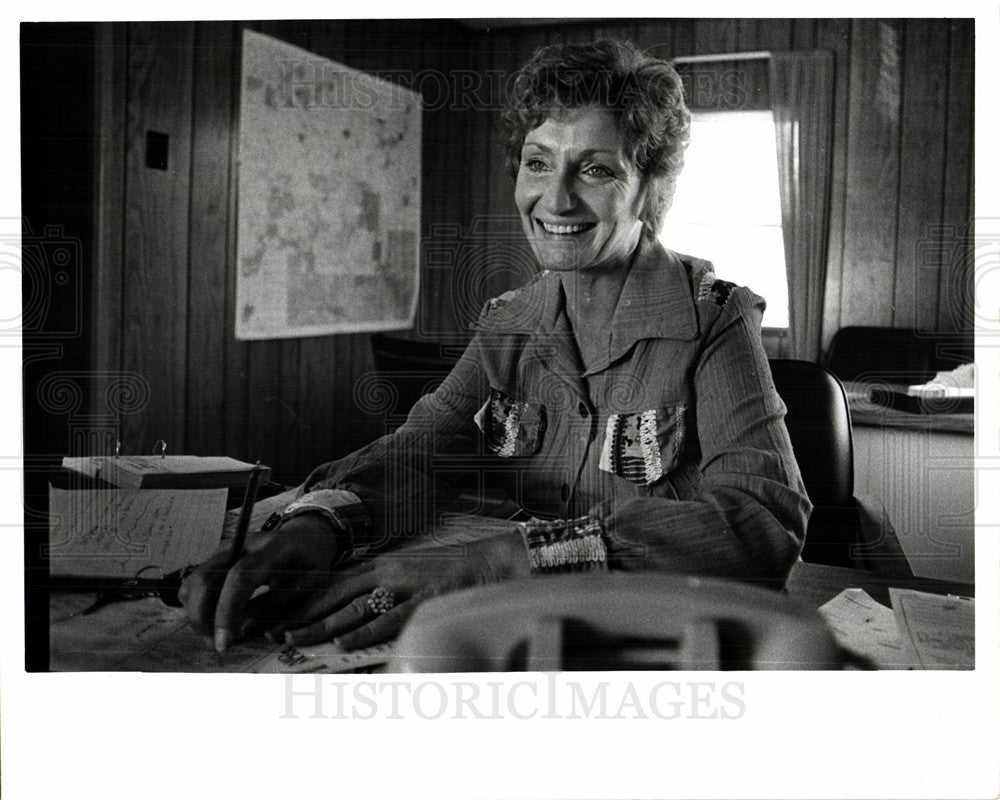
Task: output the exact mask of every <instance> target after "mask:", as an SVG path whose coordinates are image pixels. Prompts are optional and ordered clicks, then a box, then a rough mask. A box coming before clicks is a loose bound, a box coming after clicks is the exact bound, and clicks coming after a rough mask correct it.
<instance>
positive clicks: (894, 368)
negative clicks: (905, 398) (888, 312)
mask: <svg viewBox="0 0 1000 800" xmlns="http://www.w3.org/2000/svg"><path fill="white" fill-rule="evenodd" d="M972 359H973V351H972V342H971V339H970V337H969V336H967V335H965V334H962V333H947V332H921V331H916V330H913V329H911V328H876V327H866V326H848V327H846V328H841V329H840V330H839V331H837V333H836V334H834V337H833V341H831V342H830V349H829V350H828V351H827V357H826V362H825V363H826V365H827V367H829V369H830V371H831V372H832V373H833V374H834V375H836V376H837V377H838V378H840V379H841V380H842V381H854V380H872V379H880V380H884V381H888V382H890V383H904V384H915V383H924V382H926V381H929V380H930V379H931V378H933V377H934V375H935V374H936V373H938V372H942V371H947V370H952V369H955V367H957V366H959V365H960V364H966V363H969V362H970V361H972Z"/></svg>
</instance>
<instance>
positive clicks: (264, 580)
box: [177, 514, 344, 653]
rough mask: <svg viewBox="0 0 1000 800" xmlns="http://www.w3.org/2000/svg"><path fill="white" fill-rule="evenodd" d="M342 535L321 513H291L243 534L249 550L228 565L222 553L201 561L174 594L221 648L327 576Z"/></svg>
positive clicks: (194, 622) (273, 616)
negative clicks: (264, 529) (267, 529)
mask: <svg viewBox="0 0 1000 800" xmlns="http://www.w3.org/2000/svg"><path fill="white" fill-rule="evenodd" d="M342 536H343V533H342V532H341V531H339V530H338V529H336V528H335V527H334V525H333V524H332V523H331V522H330V521H329V520H328V519H326V518H325V517H324V516H323V515H322V514H301V515H299V516H297V517H292V518H291V519H289V520H288V521H286V522H285V523H283V524H282V525H281V527H280V528H278V529H277V530H276V531H274V532H273V533H270V534H267V535H261V536H257V537H254V538H253V541H252V542H250V541H249V540H248V543H249V544H251V545H252V546H251V549H250V551H249V552H247V554H246V555H244V556H243V558H241V559H240V560H239V561H238V562H236V564H235V565H233V566H232V567H229V554H228V553H218V554H216V555H215V556H213V557H212V558H210V559H208V560H207V561H205V562H204V563H203V564H202V565H201V566H199V567H198V568H197V569H196V570H195V571H194V572H192V573H191V574H190V575H189V576H188V577H187V578H186V579H185V580H184V583H183V584H182V585H181V588H180V591H179V592H178V595H177V596H178V599H179V600H180V601H181V603H182V604H183V606H184V609H185V611H186V612H187V616H188V620H189V621H190V623H191V625H192V627H193V628H194V629H195V630H196V631H198V632H199V633H201V634H203V635H206V636H212V637H213V639H214V644H215V649H216V650H218V651H219V652H220V653H221V652H222V651H223V650H225V649H226V648H227V647H228V646H229V645H230V644H231V643H233V642H235V641H236V640H237V639H239V638H240V637H241V636H243V635H244V634H245V633H246V632H247V631H248V630H249V629H250V628H251V627H253V625H254V623H257V624H258V625H260V624H261V623H263V624H264V625H266V626H268V627H269V626H270V625H273V622H274V620H275V619H283V618H284V615H283V614H281V612H280V610H279V609H280V608H281V607H282V606H287V605H288V604H289V603H294V602H301V600H302V597H303V594H305V593H306V592H309V591H311V590H314V589H316V588H317V587H318V586H321V585H323V583H324V582H325V581H328V580H329V576H330V566H331V564H333V560H334V557H335V556H336V555H337V553H338V548H341V547H343V546H344V543H343V539H342V538H341V537H342ZM265 587H266V588H267V590H268V591H267V592H266V593H264V594H261V595H259V596H255V595H257V594H258V592H259V591H260V590H261V589H262V588H265Z"/></svg>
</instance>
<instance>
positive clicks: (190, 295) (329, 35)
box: [94, 21, 470, 482]
mask: <svg viewBox="0 0 1000 800" xmlns="http://www.w3.org/2000/svg"><path fill="white" fill-rule="evenodd" d="M244 27H249V28H252V29H254V30H257V31H260V32H262V33H266V34H268V35H272V36H275V37H277V38H280V39H283V40H284V41H287V42H290V43H292V44H295V45H298V46H300V47H303V48H305V49H307V50H309V51H311V52H313V53H317V54H319V55H321V56H326V57H329V58H332V59H335V60H336V61H339V62H342V63H345V64H348V65H350V66H352V67H355V68H358V69H362V70H367V71H370V72H374V73H376V74H384V75H386V76H387V77H390V78H392V79H395V80H398V81H400V82H402V83H403V84H404V85H406V84H408V83H409V84H410V85H412V86H414V88H417V89H419V90H421V91H423V92H424V95H425V103H426V104H427V106H428V108H427V110H426V111H425V114H424V141H425V144H424V150H423V197H422V203H423V219H424V225H425V229H426V230H427V231H430V230H431V229H432V228H436V227H437V226H440V225H455V224H457V225H459V226H460V227H462V228H463V229H464V227H465V226H466V225H467V220H468V214H467V204H468V197H467V191H468V189H467V187H468V186H469V181H468V165H469V163H470V159H469V158H468V156H467V148H468V146H469V137H468V135H467V133H466V128H465V127H464V125H463V122H462V121H460V114H461V110H456V109H455V108H453V107H452V105H451V104H450V103H448V102H445V101H444V99H443V98H441V97H440V92H441V87H442V85H446V81H447V80H448V79H449V77H448V76H450V75H451V74H452V73H457V72H458V71H459V69H460V68H461V67H465V66H466V65H467V63H468V61H469V59H470V55H469V53H468V51H467V49H466V48H467V47H468V44H469V43H468V32H467V31H466V30H465V29H462V28H460V27H459V26H457V25H456V24H453V23H448V22H427V23H418V22H391V21H387V22H367V21H353V22H345V23H339V22H324V21H320V22H299V21H296V22H277V23H249V24H241V23H235V22H224V23H209V22H205V23H171V24H161V23H135V24H127V25H124V24H123V25H105V26H102V27H101V28H100V29H99V32H98V42H99V54H100V59H101V64H100V68H99V69H98V82H97V85H98V95H99V99H98V107H99V114H100V117H101V123H100V129H101V131H100V158H99V167H98V185H99V187H100V190H99V193H100V201H99V206H100V209H99V217H100V221H99V224H98V228H99V237H98V238H99V245H98V248H97V261H98V263H99V264H100V268H99V270H98V279H97V283H96V287H95V295H94V308H95V315H94V320H95V325H96V326H97V328H98V329H99V330H100V331H101V333H100V335H99V336H98V337H97V341H98V343H97V344H96V346H95V362H96V364H97V365H98V368H100V369H106V370H109V371H112V372H113V371H120V372H124V373H132V374H134V375H137V376H139V380H140V381H141V383H143V384H144V387H143V389H144V390H146V391H148V400H146V401H145V403H144V404H142V405H141V407H137V408H135V409H134V410H133V411H132V412H131V413H125V414H123V415H122V417H121V438H122V440H123V442H124V443H125V448H126V450H127V451H128V452H150V451H151V449H152V447H153V444H154V442H155V441H156V440H157V439H160V438H162V439H165V440H166V441H167V442H168V445H169V452H189V453H198V454H212V453H226V454H229V455H232V456H236V457H241V458H247V459H252V460H253V459H261V460H262V461H264V462H265V463H269V464H271V465H273V466H274V468H275V472H274V476H275V478H276V479H278V480H281V481H285V482H296V481H299V480H301V479H302V478H304V477H305V475H306V474H307V473H308V470H309V469H310V468H311V467H313V466H315V465H317V464H319V463H320V462H322V461H324V460H328V459H330V458H332V457H336V456H339V455H343V454H345V453H347V452H350V451H351V450H354V449H356V448H357V447H359V446H361V445H362V444H364V443H366V442H368V441H370V440H372V439H373V438H375V437H376V436H378V435H379V434H380V433H381V432H382V431H383V430H384V422H383V420H382V419H381V418H380V416H379V415H378V414H372V413H365V411H364V410H363V409H362V408H361V407H359V403H357V402H356V400H355V396H354V393H355V388H356V387H357V386H358V385H359V379H360V378H362V377H363V376H364V375H365V374H367V373H370V372H372V371H373V365H372V363H371V351H370V345H369V337H368V336H367V335H340V336H329V337H315V338H303V339H287V340H277V341H259V342H239V341H236V340H235V338H234V336H233V296H234V287H235V263H236V256H235V243H236V231H235V219H236V202H237V191H236V183H235V181H236V177H235V176H236V163H237V161H236V159H237V157H238V155H237V140H238V108H239V99H238V98H239V93H238V92H239V69H240V43H241V39H242V29H243V28H244ZM432 70H433V74H432V73H431V71H432ZM441 76H444V77H441ZM148 130H154V131H158V132H162V133H166V134H168V136H169V137H170V139H169V169H168V170H167V171H158V170H153V169H149V168H147V167H146V166H145V161H144V159H145V137H146V132H147V131H148ZM448 277H449V276H448V275H447V274H446V273H444V272H443V271H440V270H431V271H429V272H427V273H426V274H425V275H424V277H423V287H422V299H421V308H420V311H419V317H418V323H417V329H418V331H420V332H423V333H426V334H428V335H438V334H448V333H449V332H450V331H453V330H455V329H456V323H455V320H454V315H453V313H452V311H451V305H452V304H451V303H450V302H449V291H448V287H447V286H446V285H442V282H444V283H447V280H448ZM451 338H452V339H454V338H455V337H454V336H452V337H451ZM97 400H98V403H100V402H103V398H97Z"/></svg>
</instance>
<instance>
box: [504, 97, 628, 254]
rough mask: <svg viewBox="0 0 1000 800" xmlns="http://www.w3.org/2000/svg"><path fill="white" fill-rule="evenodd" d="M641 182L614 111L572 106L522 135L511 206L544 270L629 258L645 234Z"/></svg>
mask: <svg viewBox="0 0 1000 800" xmlns="http://www.w3.org/2000/svg"><path fill="white" fill-rule="evenodd" d="M643 194H644V193H643V190H642V180H641V177H640V175H639V172H638V170H637V169H636V168H635V166H634V165H633V164H632V162H631V160H630V159H629V158H628V157H627V156H626V154H625V152H624V142H623V141H622V137H621V134H620V133H619V132H618V128H617V126H616V125H615V121H614V118H613V117H612V116H611V112H609V111H607V110H605V109H603V108H578V109H570V110H568V111H566V112H564V113H563V114H561V115H560V116H559V117H552V118H549V119H547V120H546V121H545V122H543V123H542V124H541V125H539V126H538V127H537V128H535V129H534V130H533V131H531V132H529V133H528V135H527V136H525V138H524V146H523V147H522V148H521V166H520V167H519V169H518V172H517V187H516V188H515V190H514V202H515V203H516V204H517V210H518V212H519V213H520V215H521V224H522V225H523V226H524V232H525V234H527V236H528V241H530V242H531V248H532V250H533V251H534V253H535V257H536V258H537V259H538V261H539V263H540V264H541V265H542V268H543V269H552V270H559V271H570V270H584V269H592V268H595V267H606V266H614V265H617V264H618V263H623V262H625V261H627V259H628V258H629V256H630V255H631V254H632V251H633V250H634V249H635V247H636V245H637V244H638V243H639V236H640V234H641V233H642V223H641V222H640V221H639V212H640V211H641V209H642V203H643V200H644V198H643Z"/></svg>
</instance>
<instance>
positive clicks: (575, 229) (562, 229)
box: [541, 222, 593, 234]
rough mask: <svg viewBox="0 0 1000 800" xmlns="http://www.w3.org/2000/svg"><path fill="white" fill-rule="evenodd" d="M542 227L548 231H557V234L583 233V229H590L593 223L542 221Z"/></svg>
mask: <svg viewBox="0 0 1000 800" xmlns="http://www.w3.org/2000/svg"><path fill="white" fill-rule="evenodd" d="M541 225H542V229H543V230H544V231H545V232H546V233H557V234H567V233H581V232H582V231H585V230H589V229H590V228H592V227H593V225H591V224H589V223H582V224H580V225H550V224H549V223H547V222H542V223H541Z"/></svg>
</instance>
